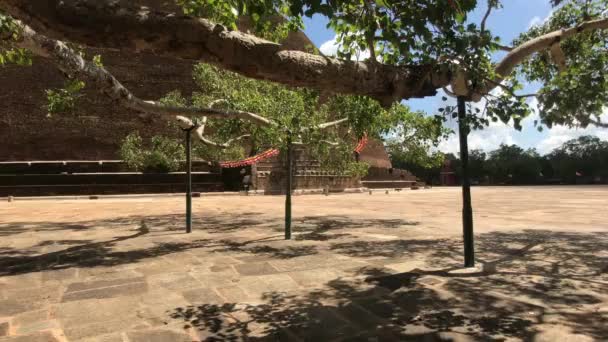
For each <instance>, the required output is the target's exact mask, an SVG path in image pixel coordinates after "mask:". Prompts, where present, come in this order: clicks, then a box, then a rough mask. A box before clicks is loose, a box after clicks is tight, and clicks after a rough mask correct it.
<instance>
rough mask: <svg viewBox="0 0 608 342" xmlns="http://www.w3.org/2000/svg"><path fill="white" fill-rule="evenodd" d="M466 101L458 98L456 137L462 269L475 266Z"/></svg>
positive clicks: (460, 97) (461, 97)
mask: <svg viewBox="0 0 608 342" xmlns="http://www.w3.org/2000/svg"><path fill="white" fill-rule="evenodd" d="M466 115H467V113H466V99H465V98H464V97H463V96H459V97H458V135H459V138H460V162H461V163H462V235H463V240H464V267H473V266H475V245H474V241H473V206H472V205H471V180H470V179H469V144H468V141H467V139H468V137H467V136H468V134H469V127H468V124H467V122H466Z"/></svg>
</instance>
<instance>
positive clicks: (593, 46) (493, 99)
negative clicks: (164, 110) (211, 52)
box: [181, 0, 608, 129]
mask: <svg viewBox="0 0 608 342" xmlns="http://www.w3.org/2000/svg"><path fill="white" fill-rule="evenodd" d="M181 3H182V4H183V5H184V8H185V10H186V12H187V13H190V14H192V13H198V14H201V15H208V16H209V15H210V13H214V14H213V15H212V17H213V18H220V19H217V20H220V21H221V22H224V23H227V24H229V25H234V23H235V22H236V18H237V17H238V16H239V15H249V16H251V17H252V18H253V19H254V22H255V23H256V24H255V27H258V28H263V27H266V26H264V24H262V23H263V22H264V21H265V20H266V21H269V20H270V18H272V17H273V16H276V15H280V16H282V17H283V18H286V22H288V23H297V25H292V27H291V28H293V29H295V28H300V27H301V18H302V17H304V16H306V17H312V16H313V15H322V16H325V17H327V19H328V21H329V23H328V27H329V28H331V29H332V30H333V31H335V32H336V33H337V43H338V46H339V49H338V56H339V57H342V58H345V59H350V58H353V57H354V56H357V55H358V54H360V53H361V52H362V51H368V52H370V62H372V63H373V62H375V61H379V62H382V63H386V64H391V65H414V64H423V65H429V67H430V68H431V69H433V68H435V69H436V68H449V69H451V70H452V71H453V73H455V74H456V73H458V72H459V71H464V72H465V73H466V82H467V87H468V88H469V91H470V94H474V93H475V92H481V95H482V97H483V98H485V102H486V103H487V105H485V106H484V109H483V111H481V110H478V111H470V112H469V114H470V115H469V119H468V120H469V122H467V123H466V124H469V125H472V126H475V127H476V128H482V127H483V126H484V125H487V124H489V122H490V121H498V120H500V121H503V122H505V123H507V122H509V121H512V122H513V123H514V127H515V128H516V129H521V124H520V123H521V121H522V120H523V119H524V118H525V117H527V116H528V115H529V114H530V113H531V112H530V107H529V105H528V102H527V101H526V99H527V98H528V96H522V94H517V92H518V91H519V90H521V88H522V84H521V79H522V78H523V79H525V80H527V81H537V82H541V83H542V88H541V90H540V92H539V93H538V100H539V104H540V109H541V120H540V122H538V124H539V125H540V124H544V125H547V126H549V127H551V126H552V125H553V124H561V125H568V126H583V127H584V126H587V125H589V124H590V123H599V124H600V125H601V124H602V123H601V121H600V115H601V113H602V112H603V108H604V106H605V105H606V103H607V100H608V81H607V79H606V77H605V74H606V71H607V70H608V57H607V56H608V54H606V46H607V44H608V32H607V31H606V30H591V31H587V32H582V33H581V34H577V35H575V36H574V37H571V38H568V39H565V40H564V41H557V42H555V43H556V44H558V45H559V46H560V47H561V49H562V50H563V53H564V54H565V56H566V59H567V60H566V64H567V68H566V69H565V70H558V67H557V63H556V61H555V60H554V59H553V58H551V56H550V51H549V50H546V51H542V52H540V53H538V54H534V55H533V56H532V58H530V59H527V60H525V61H524V62H523V63H522V64H521V67H519V68H518V69H517V70H516V72H515V73H513V74H507V75H499V74H497V73H496V68H495V63H493V62H492V58H493V56H495V54H496V52H497V51H499V50H508V49H510V48H508V47H505V46H503V45H502V43H501V39H500V37H499V36H496V35H494V34H493V33H492V32H491V31H490V30H489V29H488V28H487V25H486V21H487V20H488V17H489V16H490V14H491V10H492V9H496V8H500V7H501V6H502V5H503V3H504V1H500V0H488V1H476V0H422V1H420V0H407V1H393V0H379V1H366V0H338V1H327V2H324V1H319V0H273V1H266V2H264V3H263V4H260V3H257V2H251V1H247V0H243V1H242V0H230V1H210V2H209V1H200V0H199V1H196V0H195V1H181ZM552 5H553V6H555V10H554V12H553V14H552V15H551V17H550V18H549V20H547V22H545V23H543V24H542V25H539V26H535V27H532V28H531V29H530V30H529V31H528V32H525V33H522V34H521V35H520V36H519V37H518V38H517V39H516V40H515V41H514V42H513V44H512V45H513V46H517V45H520V44H523V43H525V42H527V41H530V40H532V39H534V38H536V37H539V36H541V35H543V34H546V33H549V32H552V31H557V30H560V29H563V28H570V27H575V26H576V25H580V24H582V23H583V22H586V21H589V20H593V19H598V18H602V16H605V15H606V8H607V7H608V0H560V1H552ZM480 7H481V8H485V9H486V10H487V12H486V14H485V15H484V17H483V20H482V21H481V22H479V23H474V22H471V21H470V20H469V15H470V13H471V12H472V11H474V10H476V9H479V8H480ZM205 9H206V10H205ZM218 13H221V14H218ZM227 17H229V19H226V18H227ZM257 31H258V32H264V30H263V29H258V30H257ZM496 87H499V88H500V90H501V91H499V92H493V93H492V92H487V91H485V90H484V89H488V88H489V89H492V88H496ZM523 95H525V94H523ZM443 114H444V115H447V116H449V115H453V114H454V107H453V106H446V107H445V108H444V110H443Z"/></svg>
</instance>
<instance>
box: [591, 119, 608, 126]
mask: <svg viewBox="0 0 608 342" xmlns="http://www.w3.org/2000/svg"><path fill="white" fill-rule="evenodd" d="M589 123H591V124H593V125H595V126H597V127H601V128H608V123H605V122H601V121H599V120H595V119H591V118H589Z"/></svg>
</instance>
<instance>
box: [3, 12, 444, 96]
mask: <svg viewBox="0 0 608 342" xmlns="http://www.w3.org/2000/svg"><path fill="white" fill-rule="evenodd" d="M0 9H1V10H4V11H6V12H7V13H9V14H10V15H12V16H13V17H15V18H18V19H21V20H22V21H23V22H26V23H27V24H28V25H29V26H31V27H33V28H34V29H39V30H44V32H45V34H47V35H49V36H52V37H54V38H56V39H61V40H64V39H65V40H67V41H70V42H73V43H78V44H84V45H89V46H94V47H101V48H115V49H122V50H131V51H134V52H143V51H145V52H151V53H154V54H156V55H159V56H168V57H172V58H179V59H186V60H200V61H204V62H207V63H213V64H215V65H218V66H220V67H222V68H224V69H228V70H231V71H235V72H237V73H240V74H242V75H245V76H247V77H250V78H256V79H265V80H270V81H274V82H278V83H282V84H285V85H289V86H299V87H309V88H314V89H318V90H323V91H328V92H331V93H342V94H355V95H365V96H370V97H373V98H376V99H377V100H379V101H381V102H382V103H383V104H385V105H390V104H391V103H392V102H394V101H398V100H401V99H408V98H413V97H425V96H432V95H435V94H436V89H438V88H441V87H442V86H444V85H447V84H448V83H449V78H450V75H449V71H448V70H447V69H444V70H441V71H438V70H436V69H435V68H433V66H432V65H411V66H392V65H386V64H381V63H377V62H374V63H369V62H356V61H350V60H340V59H337V58H330V57H324V56H319V55H314V54H309V53H305V52H302V51H293V50H284V48H283V47H282V46H281V45H280V44H276V43H273V42H269V41H266V40H263V39H260V38H258V37H255V36H253V35H249V34H245V33H242V32H239V31H230V30H228V29H226V28H225V27H223V26H222V25H217V24H214V23H212V22H210V21H209V20H206V19H201V18H193V17H187V16H183V15H176V14H170V13H164V12H159V11H153V10H150V9H149V8H147V7H141V6H137V5H134V4H132V3H130V2H127V1H116V0H44V1H43V0H32V1H22V0H0ZM41 32H42V31H41Z"/></svg>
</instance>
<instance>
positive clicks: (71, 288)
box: [66, 277, 145, 293]
mask: <svg viewBox="0 0 608 342" xmlns="http://www.w3.org/2000/svg"><path fill="white" fill-rule="evenodd" d="M144 281H145V278H143V277H137V278H123V279H113V280H95V281H85V282H79V283H73V284H70V285H68V287H67V289H66V293H69V292H75V291H84V290H91V289H97V288H102V287H109V286H116V285H124V284H130V283H141V282H144Z"/></svg>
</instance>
